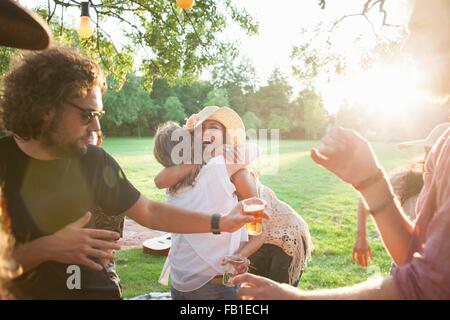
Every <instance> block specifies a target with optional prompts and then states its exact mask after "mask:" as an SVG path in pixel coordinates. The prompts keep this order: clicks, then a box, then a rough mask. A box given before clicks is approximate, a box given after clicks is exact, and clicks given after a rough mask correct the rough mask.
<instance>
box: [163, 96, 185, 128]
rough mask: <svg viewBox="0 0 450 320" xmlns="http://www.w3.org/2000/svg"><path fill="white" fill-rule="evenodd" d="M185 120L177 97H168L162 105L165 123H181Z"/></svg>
mask: <svg viewBox="0 0 450 320" xmlns="http://www.w3.org/2000/svg"><path fill="white" fill-rule="evenodd" d="M185 118H186V113H184V109H183V105H182V103H181V101H180V99H178V97H168V98H167V100H166V103H164V116H163V119H164V120H165V121H175V122H179V123H181V122H182V121H183V120H184V119H185Z"/></svg>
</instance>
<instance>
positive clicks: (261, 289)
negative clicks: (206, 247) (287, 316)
mask: <svg viewBox="0 0 450 320" xmlns="http://www.w3.org/2000/svg"><path fill="white" fill-rule="evenodd" d="M232 282H233V284H235V285H238V284H241V285H242V286H241V287H240V288H239V289H238V292H237V296H238V298H241V299H242V298H243V297H247V298H248V297H251V298H254V299H256V300H311V299H314V300H377V299H378V300H390V299H403V296H402V294H401V293H400V291H399V289H398V288H397V286H396V284H395V282H394V280H393V279H392V277H389V278H386V279H376V280H369V281H366V282H363V283H359V284H356V285H354V286H350V287H345V288H337V289H324V290H312V291H304V290H299V289H297V288H294V287H292V286H290V285H288V284H286V283H283V284H280V283H278V282H275V281H272V280H270V279H267V278H263V277H259V276H256V275H253V274H249V273H246V274H242V275H237V276H236V277H234V278H233V279H232Z"/></svg>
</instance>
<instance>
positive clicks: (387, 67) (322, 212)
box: [0, 0, 449, 297]
mask: <svg viewBox="0 0 450 320" xmlns="http://www.w3.org/2000/svg"><path fill="white" fill-rule="evenodd" d="M20 2H21V3H22V4H24V5H26V6H28V7H29V8H31V9H32V10H34V11H36V12H37V13H38V14H40V15H41V16H42V17H43V18H44V19H46V21H47V22H48V23H49V25H50V26H51V29H52V31H53V34H54V38H55V42H57V43H60V44H62V45H66V46H71V47H74V48H78V49H79V50H80V51H82V52H83V53H84V54H86V55H88V56H90V57H92V58H93V59H94V60H95V61H97V62H98V63H99V64H100V65H101V66H102V69H103V70H104V72H105V75H106V76H107V82H108V87H109V89H108V91H107V92H106V94H105V96H104V109H105V111H106V115H105V117H104V118H102V121H101V125H102V129H103V131H104V133H105V143H104V148H105V149H106V150H107V151H108V152H110V153H111V154H112V155H113V156H114V157H115V158H116V159H117V160H118V161H119V163H120V164H121V165H122V166H123V168H124V171H125V173H126V174H127V176H128V178H129V179H130V180H131V182H132V183H133V184H134V185H135V186H136V187H137V188H138V189H139V190H140V191H141V192H142V193H143V194H144V195H146V196H148V197H149V198H151V199H154V200H158V201H164V198H165V196H164V192H163V191H162V190H158V189H156V188H155V186H154V184H153V177H154V176H155V175H156V173H157V172H158V171H159V170H160V169H161V166H160V165H158V164H157V163H156V161H155V159H154V158H153V156H152V148H153V140H152V136H153V134H154V133H155V130H156V129H157V127H158V125H160V124H161V123H163V122H165V121H176V122H178V123H180V124H181V123H183V122H184V119H185V118H186V117H187V116H189V115H191V114H193V113H195V112H198V111H199V110H200V109H202V108H203V107H204V106H206V105H218V106H229V107H231V108H233V109H234V110H236V112H238V113H239V115H240V116H241V117H242V119H243V120H244V123H245V125H246V127H247V128H248V129H260V128H264V129H269V130H271V129H278V130H279V131H280V138H281V141H280V145H279V170H278V172H277V173H276V174H273V175H268V176H264V175H263V176H262V177H261V180H262V182H263V183H265V184H266V185H268V186H269V187H270V188H272V189H273V190H274V191H275V192H276V194H277V195H278V197H279V198H280V199H281V200H284V201H286V202H287V203H289V204H290V205H291V206H292V207H293V208H294V209H296V210H297V212H298V213H299V214H301V215H302V217H303V218H304V219H305V220H306V222H307V223H308V224H309V227H310V231H311V234H312V238H313V242H314V245H315V251H314V253H313V257H312V260H311V262H310V263H309V264H308V267H307V269H306V271H305V273H304V275H303V277H302V280H301V282H300V287H302V288H305V289H313V288H327V287H338V286H342V285H349V284H352V283H356V282H359V281H362V280H365V279H367V278H369V277H370V276H374V275H378V274H384V275H385V274H387V273H389V270H390V267H391V260H390V258H389V257H388V255H387V254H386V253H385V251H384V249H383V247H382V243H381V241H380V239H379V237H378V235H377V233H376V230H375V229H374V226H373V225H372V224H370V226H369V233H368V234H369V241H370V245H371V247H372V250H373V251H372V252H373V256H374V260H373V261H372V263H371V265H370V266H369V268H368V269H362V268H361V267H359V266H358V265H357V264H355V263H354V262H352V261H351V252H352V247H353V243H354V237H355V233H356V231H355V225H356V224H355V221H356V204H357V201H358V194H357V193H356V192H355V191H354V190H353V189H352V188H351V187H349V186H347V185H346V184H344V183H343V182H341V181H339V180H338V179H337V178H336V177H334V176H333V175H332V174H330V173H328V172H326V171H325V170H324V169H322V168H320V167H318V166H317V165H315V164H313V162H312V160H311V159H310V157H309V150H310V149H311V148H312V147H315V146H318V145H319V144H320V141H319V140H320V138H321V137H322V136H323V135H324V133H325V132H326V130H327V129H328V128H330V127H332V126H336V125H340V126H343V127H348V128H353V129H355V130H356V131H358V132H359V133H360V134H362V135H363V136H365V137H366V138H367V139H369V140H370V141H371V142H372V143H373V146H374V149H375V152H376V154H377V156H378V157H379V158H380V161H381V163H382V164H383V166H384V167H385V168H386V169H387V170H388V171H389V170H392V169H394V168H396V167H398V166H400V165H405V164H407V163H408V162H409V161H411V160H412V159H414V158H417V157H420V156H421V155H422V153H421V152H422V150H421V149H410V150H402V151H399V150H397V147H396V144H397V143H398V142H400V141H404V140H409V139H417V138H423V137H424V136H426V134H427V133H428V132H429V131H430V130H431V128H433V127H434V126H435V125H436V124H438V123H440V122H444V121H446V120H447V119H448V116H449V104H448V103H447V104H446V105H442V104H439V103H437V102H430V100H429V99H427V98H426V97H424V96H423V94H421V93H420V91H419V90H417V88H416V81H415V80H416V79H417V78H418V77H419V80H420V75H418V74H417V73H415V70H414V66H413V65H412V64H411V63H410V61H409V59H408V57H405V56H404V55H403V54H402V53H401V45H402V43H403V41H404V39H405V38H406V37H407V29H406V28H405V25H404V24H405V22H406V21H407V16H408V13H409V12H410V9H411V8H410V5H409V4H410V2H409V1H407V0H340V1H331V0H328V1H320V0H304V1H296V0H277V1H269V0H263V1H261V0H246V1H243V0H224V1H214V0H197V1H195V2H194V3H193V6H192V7H191V8H189V9H181V8H180V6H179V4H178V3H177V1H176V0H130V1H118V0H92V1H90V4H91V8H90V16H91V17H90V20H91V26H92V28H93V31H94V32H93V34H92V35H91V36H90V37H88V38H81V37H80V36H79V34H78V33H77V28H78V23H79V22H78V19H79V15H80V8H79V5H80V1H79V0H78V1H75V0H22V1H20ZM188 2H189V1H188ZM23 54H24V52H22V51H19V50H14V49H9V48H4V47H1V48H0V77H2V76H3V75H4V74H6V72H7V70H8V68H9V67H10V65H11V64H13V63H15V61H17V60H20V58H21V56H22V55H23ZM0 86H1V83H0ZM162 264H163V259H162V258H161V257H152V256H149V255H144V254H143V253H142V249H140V248H138V249H130V250H123V251H121V252H119V253H118V255H117V268H118V272H119V275H120V277H121V280H122V286H123V289H124V294H125V297H131V296H135V295H139V294H143V293H148V292H151V291H167V290H168V288H167V287H163V286H161V285H159V284H157V279H158V276H159V272H160V270H161V268H162Z"/></svg>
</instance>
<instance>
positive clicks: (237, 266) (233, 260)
mask: <svg viewBox="0 0 450 320" xmlns="http://www.w3.org/2000/svg"><path fill="white" fill-rule="evenodd" d="M224 260H225V261H227V263H226V264H225V267H224V271H223V278H222V283H223V285H224V286H227V287H234V284H232V283H231V279H232V278H233V277H234V276H236V275H238V274H241V273H245V272H247V271H248V266H249V265H250V260H248V259H247V258H246V257H242V256H237V255H234V256H226V257H225V258H224Z"/></svg>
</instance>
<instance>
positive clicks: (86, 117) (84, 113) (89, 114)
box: [66, 101, 106, 125]
mask: <svg viewBox="0 0 450 320" xmlns="http://www.w3.org/2000/svg"><path fill="white" fill-rule="evenodd" d="M66 102H67V103H68V104H69V105H70V106H72V107H74V108H76V109H78V110H80V111H81V119H82V121H83V124H85V125H87V124H89V123H91V121H92V120H94V118H95V117H97V118H98V120H100V119H101V118H102V117H103V116H104V115H105V113H106V112H105V110H102V111H89V110H86V109H84V108H82V107H80V106H78V105H76V104H75V103H73V102H70V101H66Z"/></svg>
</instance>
